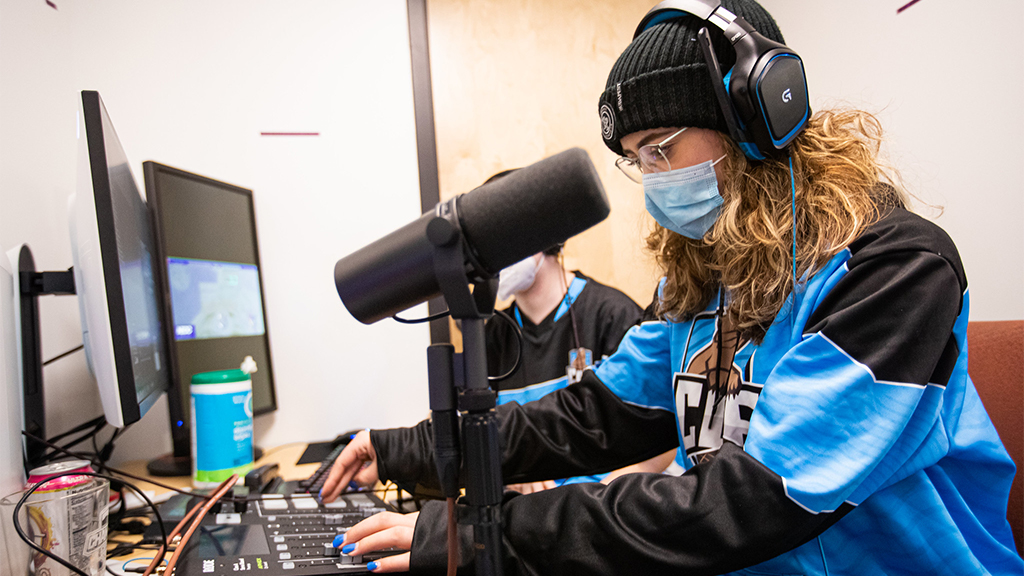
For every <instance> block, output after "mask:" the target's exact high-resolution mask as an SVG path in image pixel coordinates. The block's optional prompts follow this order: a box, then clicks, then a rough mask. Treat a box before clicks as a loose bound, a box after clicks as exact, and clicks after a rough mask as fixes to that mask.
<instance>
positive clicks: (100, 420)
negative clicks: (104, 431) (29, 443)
mask: <svg viewBox="0 0 1024 576" xmlns="http://www.w3.org/2000/svg"><path fill="white" fill-rule="evenodd" d="M106 421H107V418H106V417H105V416H97V417H96V418H93V419H92V420H89V421H88V422H86V423H84V424H79V425H78V426H75V427H74V428H72V429H71V430H68V431H67V432H64V433H62V434H58V435H56V436H54V437H53V438H50V440H49V441H50V442H53V443H55V444H56V443H57V441H58V440H60V439H62V438H67V437H68V436H71V435H72V434H77V433H79V432H81V431H82V430H88V429H89V428H94V427H96V426H97V425H98V424H100V423H105V422H106Z"/></svg>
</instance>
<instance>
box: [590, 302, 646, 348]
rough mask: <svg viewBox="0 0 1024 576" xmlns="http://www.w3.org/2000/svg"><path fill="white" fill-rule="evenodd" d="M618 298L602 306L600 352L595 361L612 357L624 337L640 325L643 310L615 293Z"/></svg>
mask: <svg viewBox="0 0 1024 576" xmlns="http://www.w3.org/2000/svg"><path fill="white" fill-rule="evenodd" d="M615 294H616V295H617V296H618V297H617V298H615V299H614V300H611V301H609V302H607V304H606V305H605V306H602V310H601V314H600V318H599V322H600V323H601V334H600V337H599V346H600V349H599V350H595V351H594V354H595V355H596V358H595V360H598V359H600V358H602V357H604V356H611V355H612V354H614V353H615V350H616V349H617V348H618V347H619V343H620V342H622V338H623V336H625V335H626V332H627V331H629V329H630V328H632V327H633V326H636V325H637V324H639V323H640V318H641V317H642V315H643V310H641V309H640V306H638V305H637V303H636V302H633V300H632V299H631V298H630V297H629V296H626V295H625V294H622V293H621V292H618V291H615Z"/></svg>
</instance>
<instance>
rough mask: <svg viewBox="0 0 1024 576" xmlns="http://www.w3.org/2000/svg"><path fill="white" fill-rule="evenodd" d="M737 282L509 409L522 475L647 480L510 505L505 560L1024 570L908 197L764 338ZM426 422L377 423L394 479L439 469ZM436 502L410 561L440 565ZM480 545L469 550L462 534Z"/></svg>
mask: <svg viewBox="0 0 1024 576" xmlns="http://www.w3.org/2000/svg"><path fill="white" fill-rule="evenodd" d="M727 306H728V298H727V295H725V297H723V298H721V299H717V298H716V299H715V300H714V302H713V303H712V304H711V305H710V306H709V307H708V309H707V310H706V311H705V312H704V313H702V314H698V315H697V316H696V317H694V318H693V319H691V320H689V321H686V322H678V323H677V322H665V321H658V320H651V321H647V322H644V323H642V324H641V325H639V326H637V327H635V328H633V329H631V330H630V331H629V333H627V335H626V337H625V339H624V340H623V342H622V344H621V345H620V347H619V349H618V351H617V352H616V353H615V354H613V355H612V356H611V357H609V358H608V359H607V360H605V361H604V362H603V363H602V364H601V366H599V367H598V368H597V369H596V370H594V371H589V372H588V373H587V374H586V375H585V376H584V378H583V380H582V381H581V382H580V383H579V384H577V385H574V386H570V387H568V388H565V389H563V390H559V391H557V392H553V393H551V394H548V395H547V396H545V397H543V398H541V399H539V400H536V401H534V402H531V403H529V404H527V405H526V406H518V405H516V404H509V405H506V406H502V407H500V408H499V416H500V418H501V429H502V438H503V474H504V476H505V480H506V482H526V481H532V480H538V479H543V478H551V477H564V476H571V475H579V474H585V473H595V472H602V471H608V470H612V469H616V468H620V467H622V466H624V465H627V464H631V463H635V462H639V461H642V460H644V459H647V458H649V457H652V456H654V455H657V454H660V453H663V452H665V451H666V450H669V449H672V448H674V447H677V446H679V447H681V448H682V449H683V450H682V452H684V453H685V458H683V462H682V464H683V466H684V467H686V468H687V471H686V473H684V474H683V475H682V476H678V477H673V476H667V475H661V474H630V475H626V476H622V477H620V478H618V479H616V480H615V481H614V482H612V483H611V484H609V485H607V486H604V485H601V484H579V485H572V486H565V487H561V488H556V489H553V490H548V491H544V492H539V493H535V494H530V495H527V496H514V497H509V498H507V499H506V501H505V503H504V504H503V522H504V531H505V546H506V562H505V565H506V573H507V574H569V573H579V574H609V575H611V574H627V573H636V574H647V573H651V574H662V573H672V574H725V573H736V574H749V575H754V574H758V575H764V574H802V575H811V574H813V575H826V574H830V575H837V574H844V575H862V574H949V575H961V574H1021V573H1022V572H1024V561H1022V560H1021V558H1020V557H1019V556H1018V555H1017V553H1016V549H1015V547H1014V543H1013V538H1012V535H1011V533H1010V528H1009V524H1008V522H1007V520H1006V503H1007V496H1008V493H1009V489H1010V483H1011V481H1012V478H1013V475H1014V465H1013V463H1012V461H1011V460H1010V458H1009V456H1008V455H1007V453H1006V450H1005V449H1004V448H1003V446H1002V443H1001V442H1000V440H999V437H998V435H997V434H996V431H995V428H994V427H993V425H992V423H991V421H990V420H989V418H988V415H987V414H986V412H985V409H984V407H983V406H982V404H981V401H980V399H979V397H978V394H977V392H976V390H975V388H974V385H973V384H972V383H971V379H970V377H969V376H968V366H967V345H968V343H967V339H966V328H967V321H968V309H969V296H968V292H967V280H966V276H965V274H964V271H963V268H962V265H961V262H960V259H959V256H958V254H957V251H956V248H955V246H954V245H953V243H952V241H951V240H950V239H949V238H948V236H946V234H945V233H944V232H942V230H941V229H939V228H938V227H936V226H935V225H933V224H931V223H929V222H927V221H925V220H924V219H922V218H919V217H917V216H915V215H913V214H911V213H909V212H907V211H905V210H902V209H896V210H893V211H891V212H890V213H889V214H888V215H887V216H885V217H884V218H882V219H881V220H880V221H879V222H877V223H876V224H874V225H873V226H871V227H870V228H869V229H868V230H867V231H866V232H865V233H864V234H862V236H861V237H860V238H859V239H857V240H856V241H855V242H854V243H853V244H851V245H850V246H849V247H848V248H847V249H845V250H843V251H841V252H840V253H838V254H837V255H836V256H835V257H833V258H832V259H831V260H830V261H829V263H828V264H827V265H826V266H825V267H824V269H822V270H819V271H817V272H816V273H815V274H814V275H813V276H811V277H810V278H806V279H805V281H804V282H802V283H801V285H800V287H799V288H798V290H797V291H796V293H795V294H793V295H791V297H790V299H789V300H788V301H787V302H786V304H785V306H784V307H783V310H782V312H780V314H779V315H778V317H777V318H776V319H775V321H774V323H773V324H772V325H771V326H770V328H769V329H768V330H767V333H766V334H765V337H764V339H763V341H762V342H761V343H760V344H755V343H753V342H749V341H744V340H743V339H742V338H740V337H739V336H738V335H737V334H736V332H735V331H732V330H730V327H729V324H728V322H727V321H726V320H725V319H724V317H723V314H722V309H723V308H724V307H727ZM425 438H429V427H428V426H426V425H423V424H421V425H420V426H417V427H415V428H411V429H401V430H393V431H380V432H374V433H373V434H372V440H373V443H374V446H375V447H376V448H377V453H378V455H379V458H380V460H379V461H378V466H379V470H380V473H381V477H382V478H391V479H395V480H401V479H404V478H409V477H415V478H423V477H429V476H431V475H432V468H433V464H432V461H431V458H430V454H429V451H427V450H416V449H411V448H410V447H414V446H429V445H430V443H429V442H426V441H425ZM444 525H445V518H444V506H443V505H435V504H428V505H427V506H426V507H425V508H424V509H423V511H422V512H421V513H420V517H419V520H418V522H417V524H416V533H415V537H414V540H413V551H412V552H413V553H412V560H411V561H412V567H413V568H414V569H419V568H437V567H443V566H444V558H445V546H444V542H445V540H444ZM463 554H464V555H470V556H471V550H470V549H468V548H466V549H464V552H463Z"/></svg>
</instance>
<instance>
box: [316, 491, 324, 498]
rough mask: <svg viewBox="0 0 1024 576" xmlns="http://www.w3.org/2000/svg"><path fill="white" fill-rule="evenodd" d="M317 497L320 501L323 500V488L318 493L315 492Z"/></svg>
mask: <svg viewBox="0 0 1024 576" xmlns="http://www.w3.org/2000/svg"><path fill="white" fill-rule="evenodd" d="M317 496H318V497H320V499H321V500H323V499H324V489H323V488H321V489H320V491H319V492H317Z"/></svg>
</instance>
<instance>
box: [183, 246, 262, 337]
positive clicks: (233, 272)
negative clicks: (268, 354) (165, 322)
mask: <svg viewBox="0 0 1024 576" xmlns="http://www.w3.org/2000/svg"><path fill="white" fill-rule="evenodd" d="M167 278H168V283H169V284H170V289H171V308H172V310H173V313H174V339H175V340H204V339H207V338H230V337H232V336H262V335H263V334H266V328H265V327H264V324H263V297H262V295H261V294H260V274H259V269H258V268H257V267H256V265H255V264H242V263H239V262H217V261H215V260H199V259H196V258H168V259H167Z"/></svg>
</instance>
